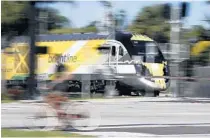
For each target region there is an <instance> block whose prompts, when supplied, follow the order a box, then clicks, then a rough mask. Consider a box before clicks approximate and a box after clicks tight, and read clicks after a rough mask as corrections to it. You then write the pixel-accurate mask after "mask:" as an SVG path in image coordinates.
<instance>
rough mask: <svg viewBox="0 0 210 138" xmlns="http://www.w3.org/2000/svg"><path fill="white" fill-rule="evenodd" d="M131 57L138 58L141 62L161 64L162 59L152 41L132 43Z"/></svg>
mask: <svg viewBox="0 0 210 138" xmlns="http://www.w3.org/2000/svg"><path fill="white" fill-rule="evenodd" d="M132 43H133V52H132V55H133V56H135V57H136V56H139V57H141V59H142V60H143V62H150V63H162V62H163V60H164V57H163V55H162V53H161V51H160V50H159V48H158V46H157V44H156V43H155V42H153V41H132Z"/></svg>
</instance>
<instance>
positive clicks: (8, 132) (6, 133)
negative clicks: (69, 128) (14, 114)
mask: <svg viewBox="0 0 210 138" xmlns="http://www.w3.org/2000/svg"><path fill="white" fill-rule="evenodd" d="M1 134H2V135H1V136H2V137H80V138H81V137H85V138H87V137H91V138H92V136H87V135H79V134H75V133H65V132H61V131H24V130H14V129H2V130H1Z"/></svg>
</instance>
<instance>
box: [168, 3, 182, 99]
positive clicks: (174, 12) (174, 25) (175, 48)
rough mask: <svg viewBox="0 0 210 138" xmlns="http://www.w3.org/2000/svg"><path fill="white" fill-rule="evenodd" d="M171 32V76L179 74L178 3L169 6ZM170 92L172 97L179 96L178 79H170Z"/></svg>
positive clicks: (179, 23)
mask: <svg viewBox="0 0 210 138" xmlns="http://www.w3.org/2000/svg"><path fill="white" fill-rule="evenodd" d="M170 18H171V22H170V23H171V34H170V38H171V40H170V44H171V52H172V57H171V59H172V61H173V62H172V71H171V72H173V73H174V74H172V75H173V76H179V72H180V69H179V59H180V25H181V20H180V8H179V7H178V5H176V6H172V7H171V17H170ZM172 81H173V82H172V83H171V84H172V90H171V91H172V92H173V96H174V97H178V96H180V86H179V82H178V80H172Z"/></svg>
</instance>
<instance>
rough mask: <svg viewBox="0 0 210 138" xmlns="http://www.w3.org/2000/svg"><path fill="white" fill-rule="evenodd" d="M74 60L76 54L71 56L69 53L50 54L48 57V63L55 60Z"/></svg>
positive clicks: (75, 59)
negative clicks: (60, 54)
mask: <svg viewBox="0 0 210 138" xmlns="http://www.w3.org/2000/svg"><path fill="white" fill-rule="evenodd" d="M76 61H77V56H71V55H70V54H66V55H62V56H59V55H54V54H50V55H49V58H48V62H49V63H55V62H61V63H65V62H76Z"/></svg>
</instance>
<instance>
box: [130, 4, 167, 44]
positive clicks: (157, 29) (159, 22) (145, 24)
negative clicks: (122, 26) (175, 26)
mask: <svg viewBox="0 0 210 138" xmlns="http://www.w3.org/2000/svg"><path fill="white" fill-rule="evenodd" d="M163 8H164V7H163V5H155V6H148V7H144V8H143V9H142V11H140V12H139V13H138V15H137V17H136V19H135V20H134V21H133V23H132V25H131V26H129V28H128V30H129V31H131V32H133V33H141V34H146V35H148V36H150V37H152V38H160V37H161V38H164V39H165V41H166V40H169V34H170V25H169V23H167V22H166V20H165V19H164V17H163V14H162V13H163V10H164V9H163Z"/></svg>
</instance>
